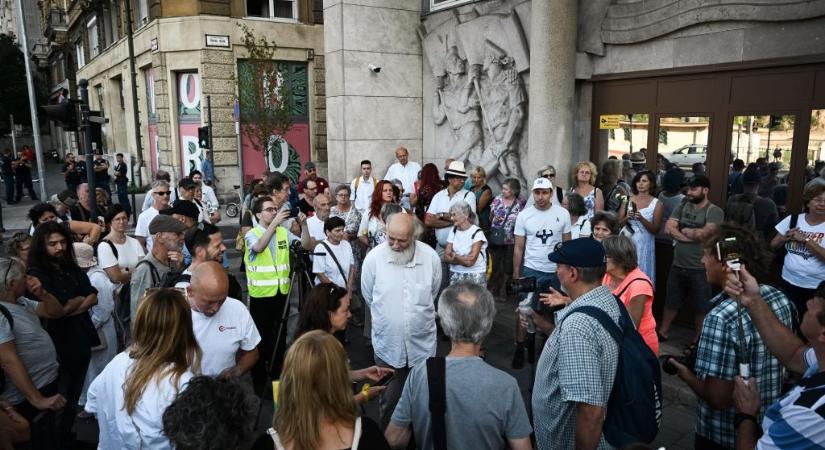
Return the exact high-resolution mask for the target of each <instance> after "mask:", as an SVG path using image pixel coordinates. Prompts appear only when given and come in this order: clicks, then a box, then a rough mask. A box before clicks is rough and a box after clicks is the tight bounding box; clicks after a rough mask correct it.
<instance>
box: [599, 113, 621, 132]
mask: <svg viewBox="0 0 825 450" xmlns="http://www.w3.org/2000/svg"><path fill="white" fill-rule="evenodd" d="M621 118H622V115H621V114H605V115H603V116H599V129H600V130H614V129H616V128H619V120H621Z"/></svg>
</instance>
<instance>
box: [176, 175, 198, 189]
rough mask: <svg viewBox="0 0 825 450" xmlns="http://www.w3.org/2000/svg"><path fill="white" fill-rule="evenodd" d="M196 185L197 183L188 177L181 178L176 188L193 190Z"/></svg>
mask: <svg viewBox="0 0 825 450" xmlns="http://www.w3.org/2000/svg"><path fill="white" fill-rule="evenodd" d="M197 185H198V183H195V180H193V179H191V178H189V177H183V178H181V179H180V181H178V187H179V188H183V189H193V188H194V187H196V186H197Z"/></svg>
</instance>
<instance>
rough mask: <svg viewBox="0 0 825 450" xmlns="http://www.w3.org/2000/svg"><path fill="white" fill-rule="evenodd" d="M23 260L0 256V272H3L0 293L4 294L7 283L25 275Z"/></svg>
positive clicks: (7, 286)
mask: <svg viewBox="0 0 825 450" xmlns="http://www.w3.org/2000/svg"><path fill="white" fill-rule="evenodd" d="M25 270H26V269H25V267H24V266H23V262H22V261H20V259H18V258H0V273H2V274H4V275H5V276H4V279H3V283H0V285H2V287H0V293H3V294H5V293H6V291H7V289H8V288H9V283H10V282H14V281H17V280H19V279H21V278H23V277H24V276H25V275H26V272H25Z"/></svg>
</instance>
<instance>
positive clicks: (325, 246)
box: [321, 241, 348, 288]
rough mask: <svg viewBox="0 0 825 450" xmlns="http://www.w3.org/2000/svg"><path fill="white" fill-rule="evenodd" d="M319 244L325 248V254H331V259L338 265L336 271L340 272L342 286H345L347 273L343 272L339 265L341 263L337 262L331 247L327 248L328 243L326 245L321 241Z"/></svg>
mask: <svg viewBox="0 0 825 450" xmlns="http://www.w3.org/2000/svg"><path fill="white" fill-rule="evenodd" d="M321 245H323V246H324V248H325V249H327V254H328V255H329V256H332V260H333V261H335V265H336V266H338V271H339V272H341V277H342V278H343V279H344V286H343V287H344V288H347V287H348V286H346V284H347V275H346V274H345V273H344V269H343V268H342V267H341V263H339V262H338V258H337V257H336V256H335V252H333V251H332V249H331V248H329V245H327V243H326V242H324V241H321Z"/></svg>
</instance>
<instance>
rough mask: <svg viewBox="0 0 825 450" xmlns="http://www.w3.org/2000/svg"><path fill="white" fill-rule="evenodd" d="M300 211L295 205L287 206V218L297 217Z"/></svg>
mask: <svg viewBox="0 0 825 450" xmlns="http://www.w3.org/2000/svg"><path fill="white" fill-rule="evenodd" d="M300 212H301V210H300V209H298V207H297V206H296V207H294V208H289V218H290V219H294V218H296V217H298V213H300Z"/></svg>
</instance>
